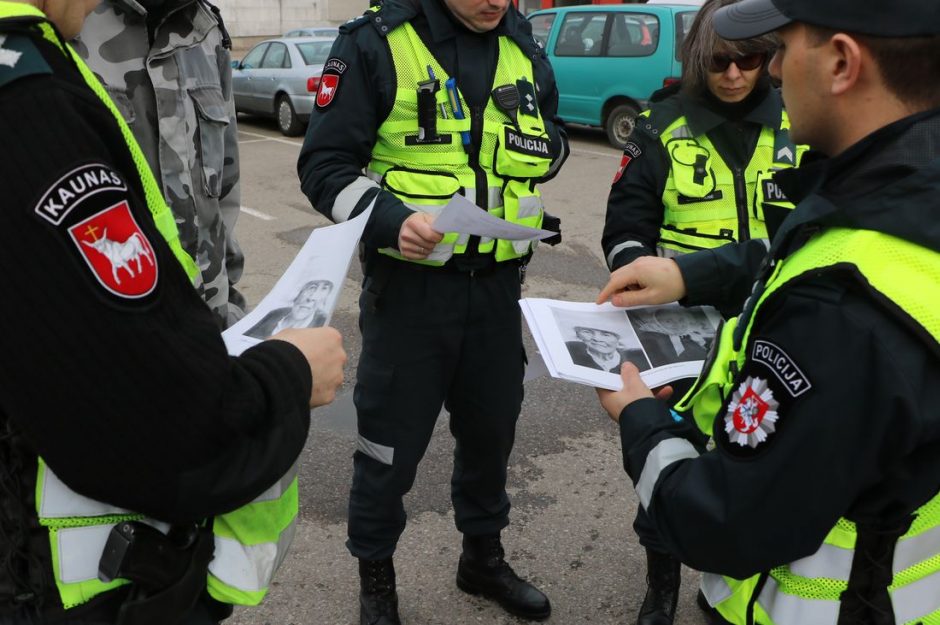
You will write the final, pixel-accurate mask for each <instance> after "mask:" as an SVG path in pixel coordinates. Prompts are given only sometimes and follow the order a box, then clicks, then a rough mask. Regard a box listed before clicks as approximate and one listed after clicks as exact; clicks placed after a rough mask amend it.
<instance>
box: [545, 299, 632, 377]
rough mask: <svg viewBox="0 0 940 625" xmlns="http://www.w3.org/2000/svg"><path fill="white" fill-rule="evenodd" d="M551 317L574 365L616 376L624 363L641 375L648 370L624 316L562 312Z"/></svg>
mask: <svg viewBox="0 0 940 625" xmlns="http://www.w3.org/2000/svg"><path fill="white" fill-rule="evenodd" d="M552 313H553V314H554V316H555V321H556V323H557V324H558V329H559V330H560V331H561V335H562V337H563V338H564V340H565V347H567V348H568V354H569V355H570V356H571V361H572V362H573V363H574V364H576V365H579V366H582V367H589V368H591V369H599V370H601V371H607V372H610V373H618V374H619V373H620V365H621V364H623V363H624V362H632V363H633V364H635V365H636V367H637V369H639V370H640V371H646V370H647V369H649V368H650V363H649V361H648V360H647V359H646V356H645V355H644V354H643V350H642V349H641V347H640V344H639V342H638V341H637V338H636V335H635V334H634V333H633V330H631V329H630V324H629V323H627V318H626V316H625V315H624V313H622V312H619V311H618V312H609V313H608V312H605V313H594V314H584V313H578V312H574V311H570V310H561V309H553V310H552Z"/></svg>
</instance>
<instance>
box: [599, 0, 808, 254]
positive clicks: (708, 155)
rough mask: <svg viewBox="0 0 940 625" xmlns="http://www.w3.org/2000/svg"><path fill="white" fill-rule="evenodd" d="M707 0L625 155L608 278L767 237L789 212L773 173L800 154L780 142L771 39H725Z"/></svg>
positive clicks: (610, 222)
mask: <svg viewBox="0 0 940 625" xmlns="http://www.w3.org/2000/svg"><path fill="white" fill-rule="evenodd" d="M735 1H736V0H709V1H708V2H706V3H705V4H704V5H703V6H702V8H701V10H700V11H699V12H698V14H697V15H696V18H695V21H694V22H693V23H692V26H691V28H690V29H689V33H688V36H687V37H686V38H685V41H684V42H683V46H682V59H683V65H682V81H681V82H680V83H678V84H676V85H673V86H671V87H668V88H666V89H663V90H660V91H659V92H657V93H656V94H654V95H653V98H652V106H651V107H650V109H649V110H647V111H644V112H643V113H641V114H640V116H639V117H638V118H637V121H636V127H635V128H634V131H633V133H632V134H631V136H630V139H629V141H628V142H627V145H626V147H625V148H624V153H623V156H622V159H621V164H620V168H619V169H618V171H617V173H616V175H615V178H614V182H613V185H612V186H611V190H610V195H609V197H608V200H607V219H606V222H605V224H604V234H603V238H602V245H603V249H604V255H605V257H606V259H607V264H608V266H609V267H610V269H611V271H613V270H616V269H617V268H619V267H622V266H624V265H626V264H628V263H630V262H631V261H633V260H635V259H636V258H639V257H640V256H648V255H655V254H658V255H660V256H666V257H672V256H676V255H679V254H683V253H687V252H691V251H695V250H700V249H711V248H715V247H719V246H721V245H724V244H725V243H728V242H732V241H746V240H749V239H755V238H756V239H766V238H767V225H766V222H767V220H768V218H769V219H770V220H771V221H772V222H774V223H779V222H780V221H782V218H783V217H784V216H785V215H786V212H785V211H786V209H790V208H792V205H791V204H790V203H789V202H787V201H786V198H784V197H783V196H782V194H781V193H780V192H779V188H778V187H777V186H776V185H774V184H773V182H772V180H771V178H770V175H771V173H772V172H774V171H777V170H780V169H785V168H789V167H792V166H793V165H794V164H795V163H796V162H797V158H798V153H800V152H802V149H799V150H798V148H797V146H795V145H794V144H793V142H792V140H791V139H790V136H789V132H788V129H789V125H790V124H789V120H788V119H787V114H786V112H785V111H784V110H783V102H782V101H781V98H780V92H779V90H778V89H775V88H774V87H773V86H772V85H771V81H770V76H769V75H768V73H767V62H768V61H769V59H770V55H771V53H772V52H773V49H774V45H775V41H774V38H773V37H772V36H770V35H762V36H759V37H754V38H751V39H747V40H744V41H726V40H723V39H721V38H719V37H718V35H717V34H716V33H715V31H714V28H713V26H712V19H713V16H714V13H715V11H716V10H718V9H719V8H720V7H722V6H726V5H728V4H731V3H733V2H735Z"/></svg>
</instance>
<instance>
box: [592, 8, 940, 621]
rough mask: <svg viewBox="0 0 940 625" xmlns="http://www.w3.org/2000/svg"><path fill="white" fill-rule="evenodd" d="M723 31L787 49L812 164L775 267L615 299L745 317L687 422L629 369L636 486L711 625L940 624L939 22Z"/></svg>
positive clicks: (703, 264)
mask: <svg viewBox="0 0 940 625" xmlns="http://www.w3.org/2000/svg"><path fill="white" fill-rule="evenodd" d="M715 28H716V30H717V31H718V33H719V34H720V35H722V36H723V37H727V38H747V37H753V36H755V35H758V34H760V33H764V32H768V31H772V30H773V31H777V33H778V35H779V37H780V40H781V47H780V49H779V50H778V52H777V54H776V56H775V57H774V59H773V61H772V62H771V65H770V71H771V73H772V74H773V75H775V76H776V77H777V78H779V79H781V80H782V86H783V98H784V101H785V102H786V106H787V110H788V112H789V115H790V119H791V122H792V128H791V136H792V138H793V140H794V141H796V142H797V143H808V144H810V145H811V146H813V147H814V148H816V149H817V150H818V151H819V152H818V153H817V154H816V155H815V157H814V156H813V155H812V154H808V155H807V157H805V158H804V159H803V164H802V166H801V167H800V168H799V169H797V170H791V171H786V172H780V173H779V174H777V176H776V178H775V183H776V184H778V185H779V186H780V188H781V189H782V191H783V192H785V193H786V195H787V197H789V198H790V199H791V200H795V201H797V202H798V203H797V208H796V210H795V211H794V212H793V213H792V214H791V215H790V216H789V217H788V218H787V219H786V221H784V222H783V224H782V225H781V226H780V228H779V229H778V231H777V232H776V233H772V236H773V243H772V245H771V249H770V251H769V253H768V254H766V255H764V254H760V253H759V252H758V251H756V250H755V248H753V247H751V244H742V245H739V246H735V247H727V248H720V249H717V250H709V251H705V252H701V253H697V254H692V255H687V256H683V257H680V258H677V259H662V258H641V259H639V260H637V261H635V262H634V263H632V264H630V265H628V266H626V267H623V268H621V269H620V270H618V271H617V272H615V274H613V275H612V276H611V281H610V283H609V284H608V285H607V286H606V287H605V289H604V290H603V291H602V292H601V294H600V297H599V300H606V299H608V298H609V299H611V300H612V301H614V303H616V304H618V305H621V306H632V305H636V304H652V303H664V302H666V301H671V300H676V299H679V300H681V301H682V303H683V304H687V305H698V304H713V305H717V306H719V307H722V309H724V310H733V309H736V311H739V312H740V316H738V317H737V318H733V319H731V320H730V321H729V322H728V323H726V324H725V326H724V328H723V330H722V333H721V335H720V337H719V338H718V339H717V340H716V342H715V344H716V345H717V346H718V348H717V349H713V352H712V355H711V358H710V359H709V365H708V366H707V367H706V369H705V371H703V373H702V375H701V377H700V378H699V381H698V383H697V384H696V386H695V388H694V389H693V391H692V393H691V394H690V395H689V396H687V397H685V398H684V399H683V400H682V401H681V402H679V404H678V405H677V410H678V411H679V412H681V413H682V414H683V416H685V417H686V419H681V420H678V421H677V420H675V419H674V418H673V416H672V415H670V414H669V411H668V410H667V408H666V406H665V404H664V403H663V402H661V401H659V400H658V399H656V398H654V396H653V393H652V392H651V391H650V390H649V389H648V388H647V387H646V386H645V385H644V384H643V383H642V381H641V380H640V378H639V376H638V374H637V372H636V370H635V369H634V368H633V367H632V366H631V365H629V364H627V365H624V367H623V370H622V376H623V380H624V389H623V390H622V391H620V392H617V393H613V392H604V393H603V395H602V398H601V400H602V403H603V404H604V407H605V408H606V409H607V410H608V412H609V413H610V414H611V416H612V417H613V418H614V419H615V420H618V421H619V423H620V431H621V439H622V443H623V453H624V466H625V467H626V469H627V472H628V473H629V474H630V476H631V478H632V479H633V480H634V483H635V486H636V490H637V494H638V496H639V499H640V502H641V504H642V505H643V507H644V509H645V510H646V512H647V513H648V515H649V518H650V519H651V521H652V523H653V525H654V526H655V527H656V529H657V531H658V533H659V535H660V539H661V543H662V544H663V545H665V546H667V547H668V548H669V550H670V551H671V552H672V553H673V555H675V556H677V557H678V558H680V559H681V560H682V561H683V562H685V563H687V564H689V565H690V566H692V567H694V568H696V569H699V570H702V571H708V572H709V573H706V574H704V575H703V578H702V590H703V593H701V594H700V604H701V605H702V606H703V608H705V609H706V610H707V611H708V612H709V614H710V615H711V618H712V619H714V622H716V623H723V622H730V623H734V624H739V623H740V624H742V625H743V624H744V623H761V624H762V625H790V624H793V625H796V624H813V625H848V624H852V625H864V624H871V625H890V624H897V625H902V624H906V625H913V624H914V623H923V624H928V623H937V622H940V412H938V410H937V402H938V401H940V315H938V314H937V312H936V311H937V309H938V305H940V201H938V194H940V2H937V1H936V0H895V1H894V2H892V3H890V5H885V4H880V5H876V4H875V3H863V2H857V1H856V0H743V1H742V2H740V3H738V4H736V5H733V6H729V7H726V8H725V9H723V10H721V11H719V12H718V13H717V14H716V17H715ZM761 258H762V260H760V259H761ZM748 259H750V261H751V262H747V261H748ZM755 259H756V260H758V263H757V266H755V263H754V262H753V261H754V260H755ZM746 298H747V299H746ZM745 300H746V301H745ZM659 395H660V396H662V395H664V393H660V394H659ZM696 425H697V426H698V427H699V428H700V429H702V430H704V431H706V432H707V433H709V434H710V435H711V436H712V437H713V438H714V440H715V449H714V450H711V451H705V450H704V449H701V448H700V447H698V446H696V444H695V443H694V441H696V435H695V434H696V433H695V432H694V428H695V426H696Z"/></svg>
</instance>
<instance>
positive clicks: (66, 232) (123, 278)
mask: <svg viewBox="0 0 940 625" xmlns="http://www.w3.org/2000/svg"><path fill="white" fill-rule="evenodd" d="M33 213H34V214H35V215H36V217H37V218H38V219H39V220H40V221H43V222H46V223H47V224H50V225H51V226H52V227H53V228H54V230H55V231H56V233H57V234H59V235H60V236H63V237H64V238H65V239H66V240H67V241H68V242H70V244H69V243H67V246H68V247H71V248H72V250H73V251H74V252H75V253H76V255H77V258H78V259H79V263H80V264H82V265H84V266H85V267H86V268H87V269H88V270H89V271H90V272H91V274H92V275H93V276H94V278H95V280H96V281H97V283H98V284H99V286H101V287H102V288H103V289H104V290H105V291H106V292H107V293H108V294H110V295H114V296H117V297H119V298H122V299H125V300H139V299H141V298H144V297H146V296H148V295H150V294H151V293H153V291H154V289H155V288H156V286H157V279H158V276H159V270H158V259H157V255H156V253H155V251H154V248H153V245H152V244H151V242H150V240H149V238H148V236H147V232H146V231H145V230H144V229H143V228H141V225H140V224H141V222H138V220H137V217H135V215H134V212H133V211H132V210H131V206H130V204H129V198H128V186H127V183H126V182H125V181H124V179H123V178H122V177H121V175H119V174H118V173H117V172H116V171H114V169H112V168H111V167H109V166H108V165H105V164H103V163H88V164H84V165H74V166H72V168H71V169H69V170H68V171H67V172H66V173H65V174H63V175H61V176H59V177H58V178H57V179H56V180H55V182H53V183H52V184H51V185H50V186H49V187H48V188H47V189H46V190H45V191H44V192H43V193H42V196H41V197H40V199H39V201H38V202H37V203H36V205H35V206H34V207H33ZM148 215H149V213H148Z"/></svg>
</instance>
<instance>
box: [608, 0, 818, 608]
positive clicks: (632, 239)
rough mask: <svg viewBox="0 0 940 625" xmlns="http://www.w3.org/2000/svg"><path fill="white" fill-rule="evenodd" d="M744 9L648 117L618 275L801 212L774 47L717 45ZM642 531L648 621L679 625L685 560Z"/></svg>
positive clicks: (635, 158) (621, 210)
mask: <svg viewBox="0 0 940 625" xmlns="http://www.w3.org/2000/svg"><path fill="white" fill-rule="evenodd" d="M733 2H735V0H709V1H708V2H705V3H704V4H703V5H702V8H701V9H700V10H699V12H698V14H697V15H696V17H695V20H694V21H693V23H692V26H691V27H690V29H689V33H688V35H687V36H686V38H685V40H684V42H683V45H682V54H681V56H682V60H683V64H682V81H681V83H680V84H677V85H674V86H672V87H669V88H667V89H663V90H661V91H660V92H657V93H656V94H654V95H653V98H652V102H653V103H652V106H651V107H650V109H649V110H647V111H644V112H643V113H642V114H641V115H640V116H639V117H638V119H637V122H636V127H635V129H634V131H633V133H632V135H631V136H630V139H629V141H628V142H627V145H626V147H625V148H624V153H623V157H622V160H621V164H620V168H619V169H618V171H617V174H616V176H615V178H614V182H613V185H612V186H611V190H610V195H609V197H608V200H607V219H606V222H605V224H604V234H603V237H602V240H601V244H602V246H603V249H604V255H605V257H606V258H607V263H608V266H609V267H610V269H611V271H614V270H616V269H618V268H619V267H622V266H624V265H626V264H628V263H630V262H631V261H633V260H635V259H637V258H639V257H641V256H649V255H656V254H658V255H660V256H665V257H673V256H677V255H679V254H685V253H688V252H691V251H695V250H699V249H711V248H714V247H718V246H721V245H723V244H725V243H728V242H732V241H747V240H750V239H767V236H768V234H767V222H768V221H770V222H771V223H779V222H780V221H782V219H783V216H785V215H786V213H787V211H788V210H789V209H791V208H792V205H791V204H790V203H789V202H788V201H786V198H784V197H782V194H781V193H780V192H779V187H778V186H777V185H775V184H774V183H773V181H772V179H771V174H772V172H774V171H777V170H781V169H785V168H789V167H792V166H793V165H794V163H796V161H797V158H798V154H801V153H802V151H803V150H802V148H799V149H798V148H797V146H795V145H794V144H793V142H792V140H791V139H790V135H789V132H788V129H789V126H790V123H789V120H788V119H787V115H786V112H785V111H784V109H783V102H782V100H781V98H780V92H779V90H778V89H775V88H774V87H773V86H772V85H771V81H770V76H769V74H768V73H767V63H768V61H769V60H770V55H771V53H772V52H773V49H774V46H775V40H774V38H773V37H772V36H771V35H761V36H758V37H754V38H751V39H747V40H744V41H726V40H723V39H721V38H720V37H718V35H717V34H716V33H715V30H714V28H713V26H712V19H713V17H714V14H715V11H717V10H718V9H719V8H720V7H722V6H726V5H728V4H731V3H733ZM690 385H691V380H682V381H680V382H679V383H678V384H677V385H676V386H677V388H683V389H688V388H689V386H690ZM634 528H635V529H636V532H637V535H638V536H639V537H640V542H641V543H642V544H643V545H644V547H646V557H647V572H648V574H647V581H648V589H647V593H646V597H645V599H644V601H643V605H642V606H641V607H640V613H639V616H638V619H637V623H638V625H666V624H668V623H672V621H673V618H674V615H675V609H676V602H677V601H678V598H679V594H678V593H679V582H680V576H679V572H680V569H679V562H678V560H676V559H674V558H672V557H670V556H669V555H668V554H666V553H665V548H664V547H663V546H662V545H660V544H659V542H658V540H657V539H656V535H655V532H653V531H652V529H651V528H650V527H649V523H648V522H647V520H646V517H645V515H644V514H643V513H642V511H641V512H640V513H639V514H638V516H637V519H636V522H635V523H634Z"/></svg>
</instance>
